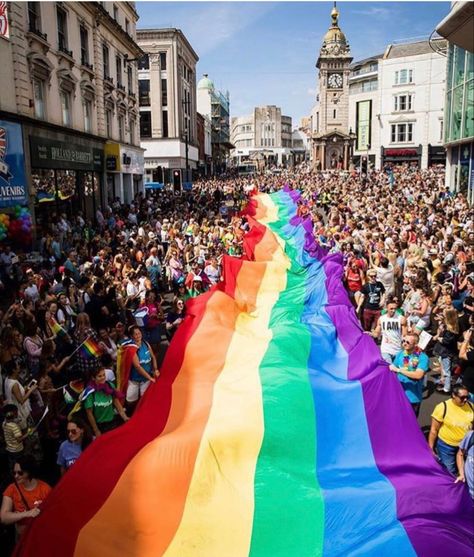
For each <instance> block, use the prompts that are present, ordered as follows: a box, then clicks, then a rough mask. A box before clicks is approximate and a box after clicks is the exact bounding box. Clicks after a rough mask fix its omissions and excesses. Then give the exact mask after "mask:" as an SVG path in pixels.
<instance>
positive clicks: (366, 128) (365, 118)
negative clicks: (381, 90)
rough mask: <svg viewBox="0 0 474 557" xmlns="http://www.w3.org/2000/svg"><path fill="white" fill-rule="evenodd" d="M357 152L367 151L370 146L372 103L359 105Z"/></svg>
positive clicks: (367, 102)
mask: <svg viewBox="0 0 474 557" xmlns="http://www.w3.org/2000/svg"><path fill="white" fill-rule="evenodd" d="M356 118H357V150H358V151H365V150H366V149H368V148H369V146H370V141H371V137H370V121H371V118H372V101H360V102H358V103H357V116H356Z"/></svg>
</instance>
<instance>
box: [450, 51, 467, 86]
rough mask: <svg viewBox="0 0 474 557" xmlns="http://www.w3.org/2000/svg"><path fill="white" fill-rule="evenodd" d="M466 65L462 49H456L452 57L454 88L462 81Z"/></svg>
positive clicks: (464, 53)
mask: <svg viewBox="0 0 474 557" xmlns="http://www.w3.org/2000/svg"><path fill="white" fill-rule="evenodd" d="M465 63H466V52H465V50H464V49H462V48H457V49H456V54H455V57H454V83H453V86H454V87H456V86H457V85H459V84H460V83H462V82H463V81H464V65H465Z"/></svg>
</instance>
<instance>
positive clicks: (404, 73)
mask: <svg viewBox="0 0 474 557" xmlns="http://www.w3.org/2000/svg"><path fill="white" fill-rule="evenodd" d="M406 83H413V70H399V71H396V72H395V85H404V84H406Z"/></svg>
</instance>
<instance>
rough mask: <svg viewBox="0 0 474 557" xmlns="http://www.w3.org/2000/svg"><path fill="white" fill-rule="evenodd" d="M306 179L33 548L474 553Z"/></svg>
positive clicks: (71, 485)
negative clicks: (305, 207) (304, 204)
mask: <svg viewBox="0 0 474 557" xmlns="http://www.w3.org/2000/svg"><path fill="white" fill-rule="evenodd" d="M300 201H301V199H300V196H299V193H298V192H296V191H290V190H287V191H280V192H277V193H272V194H258V195H256V196H255V197H253V198H251V200H250V203H249V205H248V207H247V210H246V215H247V220H248V223H249V225H250V231H249V232H248V233H247V235H246V237H245V240H244V249H245V255H244V257H243V258H241V259H238V258H234V257H230V256H225V259H224V264H223V267H224V281H223V282H221V283H219V284H218V285H217V286H215V287H213V288H212V289H211V290H210V291H209V292H207V293H205V294H203V295H201V296H199V297H197V298H194V299H191V300H190V301H189V302H188V306H187V313H186V318H185V321H184V323H183V324H182V325H181V326H180V328H179V329H178V330H177V332H176V334H175V336H174V338H173V341H172V343H171V345H170V347H169V350H168V352H167V354H166V359H165V363H164V365H163V367H162V369H161V376H160V378H159V380H158V381H157V383H156V384H155V385H152V386H151V387H150V388H149V389H148V391H147V392H146V395H145V397H144V399H143V401H142V402H141V404H140V406H139V407H138V409H137V411H136V412H135V414H134V416H133V418H132V419H131V420H130V421H129V422H127V423H126V424H124V425H123V426H121V427H120V428H118V429H116V430H114V431H112V432H110V433H108V434H106V435H103V436H101V437H100V438H99V439H97V440H96V441H94V443H93V444H92V445H90V447H89V448H88V449H87V450H86V451H85V452H84V454H83V455H82V456H81V457H80V459H79V461H78V462H77V463H76V464H75V465H74V466H73V467H72V468H71V469H70V470H69V471H68V472H67V474H66V475H65V476H64V477H63V478H62V480H61V481H60V483H59V484H58V485H57V487H56V488H55V489H54V490H53V492H52V494H51V495H50V496H49V497H48V499H47V500H46V502H45V504H44V506H43V508H42V512H41V514H40V515H39V516H38V517H37V518H36V519H35V520H34V522H33V523H32V524H31V526H30V528H29V530H28V531H27V532H26V533H25V534H24V536H23V538H22V540H21V543H20V545H19V546H18V547H17V549H16V553H15V555H16V556H17V557H25V556H34V557H73V556H74V557H96V556H97V557H99V556H100V557H115V556H117V555H124V556H127V557H128V556H137V557H158V556H166V557H191V556H192V557H196V556H197V557H244V556H251V557H310V556H311V557H313V556H324V557H336V556H364V557H381V556H397V557H402V556H403V557H411V556H413V557H415V556H419V557H439V556H446V557H450V556H453V557H454V556H456V557H471V556H472V554H473V541H472V535H471V529H472V523H473V519H474V515H473V510H472V503H471V501H470V499H469V495H468V492H467V490H466V489H465V486H464V485H463V484H461V483H454V481H453V478H452V477H451V476H450V475H449V474H448V473H447V472H446V471H444V470H443V469H442V468H441V466H440V465H439V464H438V463H437V462H436V461H435V459H434V458H433V455H432V453H431V451H430V449H429V447H428V445H427V443H426V441H425V439H424V437H423V434H422V432H421V431H420V429H419V426H418V424H417V421H416V417H415V415H414V412H413V410H412V408H411V407H410V404H409V402H408V400H407V397H406V395H405V393H404V392H403V390H402V387H401V385H400V382H399V381H398V379H397V377H396V375H395V374H393V373H392V372H390V371H389V368H388V365H387V364H386V363H385V362H383V361H382V360H381V359H380V352H379V351H378V349H377V347H376V345H375V343H374V341H373V340H372V339H371V338H370V337H369V336H368V335H364V334H363V333H362V330H361V328H360V325H359V322H358V320H357V318H356V316H355V313H354V309H353V307H352V305H351V304H350V302H349V299H348V296H347V293H346V291H345V290H344V287H343V284H342V280H341V276H342V273H343V266H342V258H341V256H340V255H339V254H328V253H326V251H325V250H324V249H323V248H321V247H320V246H319V245H318V244H317V243H316V242H315V240H314V237H313V235H312V223H311V220H310V219H308V218H307V217H306V215H305V212H304V211H301V210H299V209H298V208H299V206H300V205H299V203H300Z"/></svg>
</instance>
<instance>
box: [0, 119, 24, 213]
mask: <svg viewBox="0 0 474 557" xmlns="http://www.w3.org/2000/svg"><path fill="white" fill-rule="evenodd" d="M27 195H28V188H27V185H26V175H25V155H24V152H23V135H22V131H21V125H20V124H15V123H13V122H7V121H5V120H0V207H12V206H14V205H26V204H27V202H28V198H27Z"/></svg>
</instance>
